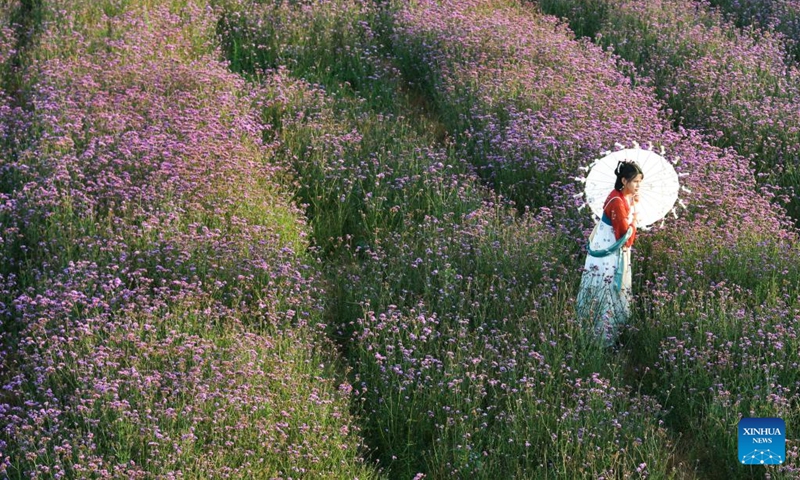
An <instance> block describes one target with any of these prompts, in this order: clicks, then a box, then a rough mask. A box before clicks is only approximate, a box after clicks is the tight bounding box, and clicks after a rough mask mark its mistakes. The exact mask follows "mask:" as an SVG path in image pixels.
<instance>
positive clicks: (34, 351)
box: [0, 2, 377, 478]
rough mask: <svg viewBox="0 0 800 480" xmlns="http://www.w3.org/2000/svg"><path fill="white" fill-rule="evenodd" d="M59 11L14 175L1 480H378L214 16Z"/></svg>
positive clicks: (30, 99) (278, 172)
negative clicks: (218, 46)
mask: <svg viewBox="0 0 800 480" xmlns="http://www.w3.org/2000/svg"><path fill="white" fill-rule="evenodd" d="M44 8H45V13H46V15H47V25H48V28H46V29H44V30H42V33H41V36H40V37H39V38H38V39H36V42H35V43H33V44H32V45H35V47H32V48H31V49H30V50H29V51H28V52H27V53H26V55H29V57H28V58H27V59H26V63H25V70H23V71H22V72H21V74H22V78H23V79H24V80H25V83H24V84H23V87H24V88H21V89H20V90H19V91H17V92H15V94H16V95H19V99H20V100H21V101H19V104H20V105H22V106H27V105H30V106H31V107H32V108H31V109H29V110H25V109H24V108H23V109H19V110H16V111H14V112H11V114H13V116H14V117H15V120H16V121H18V122H20V124H21V125H24V126H25V127H27V128H25V129H21V128H20V129H18V130H14V132H12V133H14V134H17V135H21V134H22V133H23V132H24V133H25V134H26V136H27V137H26V138H25V139H24V141H16V140H15V141H12V142H11V145H12V147H11V148H12V150H14V151H13V155H12V156H11V159H10V161H9V162H7V163H5V164H4V168H3V171H2V174H3V185H5V186H7V188H8V193H7V194H5V197H4V204H3V210H2V220H3V221H2V223H3V227H4V231H3V234H4V240H5V241H4V243H3V250H2V253H3V261H2V263H3V265H4V268H8V269H9V270H8V271H7V272H8V273H7V274H6V276H4V277H3V289H4V294H5V295H4V297H6V298H8V297H10V298H12V299H13V300H12V301H11V302H10V305H9V306H8V308H4V311H3V314H4V317H3V324H2V332H3V334H4V336H3V346H2V347H3V348H2V355H1V356H0V361H2V367H3V368H2V369H0V371H2V372H3V373H2V382H3V386H4V388H3V391H4V392H5V393H4V395H3V397H2V408H1V409H0V412H2V413H0V423H2V424H3V429H2V433H0V444H2V447H3V448H2V454H1V455H2V457H0V465H1V466H0V468H2V473H3V476H6V477H8V478H42V477H47V478H50V477H56V478H60V477H68V478H77V477H98V478H108V477H113V478H167V477H174V476H184V475H185V476H190V477H198V478H199V477H227V478H252V477H256V478H262V477H270V478H272V477H289V476H298V475H308V476H313V477H316V478H353V477H362V478H372V477H376V476H377V474H376V472H375V471H374V470H373V469H371V468H370V467H367V466H365V465H364V463H363V460H361V453H362V452H361V450H360V448H361V442H360V440H359V433H358V427H357V426H356V425H355V424H354V423H352V421H351V415H350V412H349V403H348V400H349V389H350V387H349V385H348V384H347V383H346V382H345V381H343V380H341V378H342V377H341V375H343V374H344V372H343V365H342V364H340V363H339V362H338V361H337V360H336V359H335V357H333V355H332V349H331V345H330V344H329V343H328V342H327V341H326V340H325V338H324V337H323V336H322V333H321V331H320V329H319V327H318V326H317V323H318V321H319V320H320V315H321V311H322V310H321V309H322V305H321V303H320V302H321V299H320V297H319V294H318V281H317V277H318V273H317V266H316V265H315V262H314V261H313V259H312V258H311V257H309V256H307V254H306V250H307V248H308V240H307V238H308V233H307V225H306V223H305V221H304V219H303V217H302V214H301V213H300V211H299V210H298V208H297V207H296V206H294V205H293V203H292V202H291V199H290V198H289V194H290V192H291V189H290V188H291V187H290V186H288V185H282V184H281V182H282V181H284V180H283V177H282V175H283V174H282V169H281V168H280V167H278V166H275V165H273V164H271V163H270V159H271V157H272V156H273V154H274V151H273V149H272V147H270V146H268V145H264V144H262V143H261V139H260V131H261V130H262V128H264V126H263V125H262V124H261V123H260V121H259V119H258V116H257V114H256V113H255V112H254V111H253V110H252V109H251V100H250V98H249V92H248V91H247V90H246V89H245V84H244V82H243V81H242V80H241V79H240V78H239V77H238V76H236V75H235V74H232V73H231V72H229V71H228V69H227V66H226V65H225V64H223V63H221V62H220V61H218V60H217V59H215V58H214V57H213V56H212V55H211V54H212V53H213V52H215V47H214V36H213V32H214V29H215V26H216V17H215V16H213V15H212V13H213V11H212V10H210V9H208V8H206V5H203V4H195V3H192V2H179V3H175V4H172V5H170V6H160V5H145V4H136V3H133V2H131V3H122V4H121V3H108V4H103V5H100V4H98V3H97V2H86V3H83V4H81V3H64V4H55V3H52V4H47V5H45V6H44ZM337 378H338V379H339V380H337Z"/></svg>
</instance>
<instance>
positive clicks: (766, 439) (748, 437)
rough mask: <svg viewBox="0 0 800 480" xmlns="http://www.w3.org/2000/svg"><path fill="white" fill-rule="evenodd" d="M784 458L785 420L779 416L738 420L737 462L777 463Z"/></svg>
mask: <svg viewBox="0 0 800 480" xmlns="http://www.w3.org/2000/svg"><path fill="white" fill-rule="evenodd" d="M784 460H786V422H784V421H783V420H782V419H780V418H743V419H741V420H739V462H741V463H742V464H743V465H778V464H781V463H783V461H784Z"/></svg>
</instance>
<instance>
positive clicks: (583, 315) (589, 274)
mask: <svg viewBox="0 0 800 480" xmlns="http://www.w3.org/2000/svg"><path fill="white" fill-rule="evenodd" d="M635 238H636V227H635V226H634V225H633V209H632V208H631V206H630V205H629V204H628V201H627V200H626V199H625V197H624V196H623V195H622V193H620V192H619V191H617V190H614V191H612V192H611V193H610V194H609V195H608V198H607V199H606V202H605V206H604V208H603V217H602V218H601V220H600V222H599V223H598V224H597V225H596V226H595V229H594V230H593V231H592V234H591V236H590V237H589V247H588V254H587V256H586V263H585V265H584V270H583V276H582V277H581V285H580V289H579V291H578V299H577V302H576V309H577V313H578V318H579V319H580V321H581V322H582V324H583V325H584V326H586V327H587V328H591V329H592V333H593V335H594V336H595V337H596V338H597V339H599V340H600V341H601V342H602V343H603V345H606V346H610V345H612V344H613V343H614V341H615V340H616V337H617V334H618V330H619V327H620V326H621V325H624V324H625V323H626V322H627V320H628V317H630V300H631V267H630V264H631V262H630V259H631V256H630V255H631V253H630V247H631V245H633V241H634V239H635Z"/></svg>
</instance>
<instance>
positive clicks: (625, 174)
mask: <svg viewBox="0 0 800 480" xmlns="http://www.w3.org/2000/svg"><path fill="white" fill-rule="evenodd" d="M614 173H615V174H616V175H617V181H616V183H614V188H615V189H616V190H622V187H623V186H624V185H622V179H623V178H624V179H625V180H627V181H629V182H630V181H631V180H633V179H634V178H636V176H637V175H642V177H644V173H642V169H641V168H640V167H639V165H638V164H637V163H636V162H634V161H633V160H623V161H621V162H619V163H618V164H617V168H616V169H614Z"/></svg>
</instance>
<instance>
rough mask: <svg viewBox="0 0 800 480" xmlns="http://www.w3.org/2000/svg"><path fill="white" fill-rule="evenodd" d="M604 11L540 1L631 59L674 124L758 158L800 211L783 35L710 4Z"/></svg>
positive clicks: (624, 4) (616, 2)
mask: <svg viewBox="0 0 800 480" xmlns="http://www.w3.org/2000/svg"><path fill="white" fill-rule="evenodd" d="M602 3H603V4H604V5H605V8H604V9H602V10H601V12H603V15H602V17H598V15H597V13H596V12H595V11H594V10H590V9H589V8H588V6H586V5H584V4H583V2H570V1H560V2H556V1H547V2H539V7H540V8H541V9H542V10H543V11H544V12H546V13H553V14H563V13H567V14H569V15H570V17H568V18H569V22H570V25H572V26H573V27H574V28H576V29H579V30H581V31H587V32H593V37H592V38H593V39H594V40H595V41H596V43H597V44H599V45H602V46H603V47H605V48H607V49H609V50H613V52H614V53H615V54H616V55H619V56H620V57H622V58H624V59H625V60H627V61H629V62H631V63H632V64H633V65H634V66H635V70H630V75H631V76H633V77H634V78H636V79H637V81H638V82H641V83H650V84H651V85H652V86H653V87H654V88H655V91H656V93H657V95H658V97H659V99H661V100H662V101H663V102H664V103H665V104H666V107H668V111H669V113H670V116H671V118H672V120H673V121H674V123H675V124H676V125H680V126H683V127H687V128H694V129H698V130H699V131H701V132H703V133H704V134H705V136H706V138H707V140H708V141H709V142H710V143H712V144H713V145H716V146H719V147H723V148H725V147H731V148H734V149H735V150H736V151H737V152H738V153H739V154H740V155H742V156H744V157H745V158H747V159H748V160H749V161H751V162H752V164H753V166H754V169H755V172H756V175H757V178H758V180H759V183H760V184H761V185H765V186H767V190H768V191H770V190H772V189H773V187H777V188H778V195H779V197H778V198H775V200H776V203H782V204H785V205H786V204H787V202H788V205H787V209H788V211H789V214H790V215H791V216H792V217H793V218H795V219H797V218H798V214H800V204H799V203H798V196H797V194H796V192H795V191H794V188H795V186H796V185H797V184H798V183H800V176H798V148H800V147H798V145H800V123H799V122H798V117H797V115H796V112H797V110H798V105H800V90H798V78H800V76H799V75H800V74H799V73H798V71H797V68H796V66H795V64H794V62H791V61H788V60H787V59H786V54H785V50H784V45H783V42H782V39H781V38H780V36H776V35H775V34H774V33H772V32H771V31H769V30H760V29H756V28H747V29H744V30H741V29H738V28H736V26H735V25H733V24H731V23H729V22H727V21H725V19H724V18H723V17H722V15H721V14H720V13H719V12H716V11H712V10H710V9H709V5H708V4H707V3H705V2H695V1H688V0H687V1H680V2H674V1H657V2H631V1H625V0H609V1H605V2H602Z"/></svg>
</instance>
